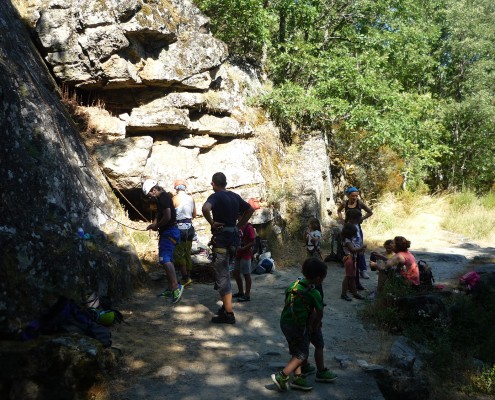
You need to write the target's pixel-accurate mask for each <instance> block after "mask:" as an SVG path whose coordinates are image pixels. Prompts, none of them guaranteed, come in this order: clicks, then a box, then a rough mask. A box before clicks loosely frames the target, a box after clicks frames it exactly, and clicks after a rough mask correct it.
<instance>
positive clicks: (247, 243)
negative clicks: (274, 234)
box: [232, 222, 256, 302]
mask: <svg viewBox="0 0 495 400" xmlns="http://www.w3.org/2000/svg"><path fill="white" fill-rule="evenodd" d="M239 236H240V238H241V244H240V246H239V247H238V248H237V252H236V255H235V261H234V270H233V272H232V275H233V276H234V279H235V281H236V283H237V289H238V291H237V293H236V294H234V295H232V297H233V298H236V299H237V301H239V302H245V301H251V282H252V281H251V261H252V258H253V249H254V245H255V243H256V232H255V230H254V227H253V225H252V224H250V223H249V222H247V223H246V224H245V225H244V226H241V228H240V229H239ZM241 274H242V276H243V277H244V280H245V282H246V290H244V286H243V282H242V276H241Z"/></svg>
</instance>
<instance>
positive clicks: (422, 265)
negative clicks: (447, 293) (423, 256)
mask: <svg viewBox="0 0 495 400" xmlns="http://www.w3.org/2000/svg"><path fill="white" fill-rule="evenodd" d="M418 269H419V285H420V286H422V287H423V288H425V289H431V288H433V284H434V283H435V278H433V272H432V271H431V267H430V266H429V265H428V263H427V262H426V261H424V260H419V261H418Z"/></svg>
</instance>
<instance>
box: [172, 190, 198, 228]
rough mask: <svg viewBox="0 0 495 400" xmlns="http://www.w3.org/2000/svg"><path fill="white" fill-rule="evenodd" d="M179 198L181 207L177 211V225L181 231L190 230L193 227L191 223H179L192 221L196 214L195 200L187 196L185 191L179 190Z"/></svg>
mask: <svg viewBox="0 0 495 400" xmlns="http://www.w3.org/2000/svg"><path fill="white" fill-rule="evenodd" d="M177 197H178V198H179V206H178V207H177V208H176V209H175V210H176V212H177V217H176V218H177V225H178V227H179V229H188V228H190V227H191V223H190V222H179V221H181V220H185V219H187V220H191V219H192V217H193V212H194V200H193V198H192V196H191V195H189V194H187V193H186V192H184V191H183V190H179V192H178V193H177Z"/></svg>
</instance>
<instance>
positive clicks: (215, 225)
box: [201, 202, 224, 232]
mask: <svg viewBox="0 0 495 400" xmlns="http://www.w3.org/2000/svg"><path fill="white" fill-rule="evenodd" d="M212 207H213V206H212V205H211V203H209V202H206V203H205V204H203V208H202V209H201V211H202V213H203V216H204V217H205V219H206V220H207V221H208V223H209V224H210V226H211V231H212V232H213V231H215V230H217V229H219V228H221V227H222V226H223V225H224V224H222V223H221V222H215V221H213V216H212V214H211V209H212Z"/></svg>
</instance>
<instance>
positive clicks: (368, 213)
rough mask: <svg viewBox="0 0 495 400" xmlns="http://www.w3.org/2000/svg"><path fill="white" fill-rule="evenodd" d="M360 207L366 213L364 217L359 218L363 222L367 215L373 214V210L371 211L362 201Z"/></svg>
mask: <svg viewBox="0 0 495 400" xmlns="http://www.w3.org/2000/svg"><path fill="white" fill-rule="evenodd" d="M361 208H362V209H363V210H364V211H366V214H365V215H364V217H362V218H361V222H363V221H364V220H365V219H368V218H369V217H371V216H372V215H373V211H371V209H370V208H369V207H368V206H367V205H366V204H364V203H363V202H362V201H361Z"/></svg>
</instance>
